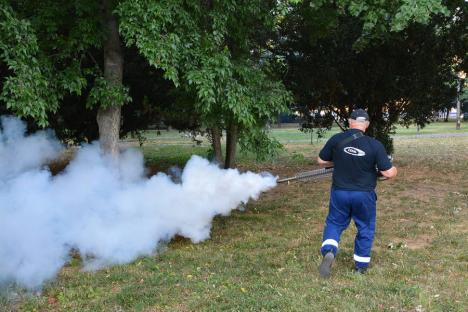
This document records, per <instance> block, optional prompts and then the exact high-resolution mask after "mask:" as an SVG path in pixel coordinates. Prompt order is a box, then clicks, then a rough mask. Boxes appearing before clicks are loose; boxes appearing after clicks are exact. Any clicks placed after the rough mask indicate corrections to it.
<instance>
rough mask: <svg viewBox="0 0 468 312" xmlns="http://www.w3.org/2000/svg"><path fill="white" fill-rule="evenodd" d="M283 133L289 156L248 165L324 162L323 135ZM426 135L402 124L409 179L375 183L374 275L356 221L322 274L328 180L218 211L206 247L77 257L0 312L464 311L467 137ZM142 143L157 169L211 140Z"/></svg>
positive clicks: (401, 160)
mask: <svg viewBox="0 0 468 312" xmlns="http://www.w3.org/2000/svg"><path fill="white" fill-rule="evenodd" d="M462 127H463V128H462V130H460V131H456V130H455V129H454V128H455V126H454V124H453V123H449V124H444V123H440V124H433V125H430V126H428V127H427V128H425V129H422V130H420V132H419V134H440V133H465V134H468V131H467V128H468V125H467V124H466V123H465V124H463V125H462ZM275 131H276V132H275ZM275 134H276V136H277V137H278V139H279V140H280V141H282V142H283V143H284V144H285V150H284V151H283V152H282V153H281V155H280V156H279V157H278V158H276V159H273V160H269V161H265V162H261V163H257V162H255V161H254V159H253V158H252V157H251V155H240V158H239V164H240V168H241V169H242V170H252V171H257V172H258V171H270V172H272V173H275V174H278V175H279V176H281V177H283V176H288V175H292V174H294V173H296V172H300V171H306V170H311V169H315V168H317V166H316V164H315V160H314V159H315V157H316V155H317V153H318V151H319V149H320V148H321V146H323V143H324V141H323V140H313V144H310V135H308V134H302V133H299V132H298V131H297V130H295V129H278V130H274V131H273V135H275ZM416 134H418V133H417V131H416V130H414V131H412V129H400V131H398V130H397V134H396V135H397V136H396V137H395V154H394V157H395V164H396V166H397V167H398V168H399V175H398V177H397V178H396V179H395V180H392V181H385V182H381V183H379V185H378V187H377V194H378V216H377V223H378V224H377V233H376V239H375V243H374V249H373V255H372V265H371V268H370V270H369V272H368V274H366V275H359V274H355V273H353V270H352V268H353V263H352V255H353V239H354V235H355V228H354V226H350V228H349V229H348V230H347V231H346V232H345V233H344V236H343V237H342V243H341V245H340V247H341V250H340V253H339V255H338V258H337V262H336V264H335V266H334V271H333V276H332V277H331V278H330V279H329V280H323V279H320V278H319V276H318V273H317V266H318V264H319V263H320V260H321V256H320V254H319V248H320V245H321V232H322V227H323V221H324V218H325V216H326V213H327V202H328V190H329V186H330V179H329V178H326V179H321V180H316V181H309V182H300V183H291V184H289V185H286V184H284V185H280V186H278V187H276V188H275V189H273V190H272V191H270V192H268V193H264V194H263V195H262V196H261V197H260V199H259V200H258V201H254V202H249V203H248V205H247V207H246V209H245V211H234V212H233V213H232V214H231V215H230V216H228V217H218V218H216V219H215V220H214V222H213V227H212V233H211V238H210V239H209V240H207V241H205V242H202V243H200V244H193V243H191V242H190V241H189V240H186V239H184V238H181V237H178V238H176V239H174V240H172V241H171V242H169V243H168V244H167V245H165V246H163V247H162V248H161V250H160V252H159V253H158V254H157V255H155V256H152V257H142V258H139V259H137V260H135V261H134V262H133V263H131V264H128V265H121V266H114V267H110V268H107V269H103V270H100V271H97V272H83V271H82V270H81V265H80V259H79V258H73V260H72V261H71V262H70V263H69V264H68V265H67V266H66V267H65V268H64V269H63V270H62V271H61V272H60V275H59V277H58V278H57V279H56V280H55V281H52V282H50V283H48V284H47V285H46V286H45V287H44V289H43V290H42V292H41V293H40V294H36V295H24V296H22V297H20V298H17V300H15V301H14V302H11V301H10V302H6V301H5V299H4V298H3V299H0V304H1V305H2V308H0V310H2V309H4V310H6V311H8V310H19V311H147V312H150V311H154V312H156V311H466V307H467V306H468V301H467V298H468V287H467V280H468V275H467V272H468V245H467V237H468V235H467V234H468V233H467V229H468V218H467V212H468V136H459V137H450V136H448V137H433V136H430V135H424V136H420V137H415V135H416ZM328 135H329V134H328ZM301 136H303V137H301ZM404 136H406V137H404ZM142 149H143V151H144V153H145V157H146V160H147V164H148V166H149V167H150V168H153V170H162V169H164V168H166V169H167V168H168V167H169V166H170V165H173V164H178V165H182V164H183V163H184V162H185V161H186V160H187V159H188V157H189V156H190V155H191V154H192V153H197V154H201V155H206V152H207V145H206V143H202V144H201V145H199V146H198V145H194V144H193V143H192V142H191V141H190V139H187V138H184V137H181V135H180V134H178V133H175V132H167V133H163V134H162V135H161V136H159V137H152V138H150V139H149V140H148V142H147V144H145V145H144V146H143V148H142Z"/></svg>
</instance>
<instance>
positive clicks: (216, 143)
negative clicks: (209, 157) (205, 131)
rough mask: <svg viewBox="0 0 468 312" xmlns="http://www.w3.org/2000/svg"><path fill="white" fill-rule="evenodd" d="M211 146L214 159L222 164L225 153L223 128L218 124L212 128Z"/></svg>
mask: <svg viewBox="0 0 468 312" xmlns="http://www.w3.org/2000/svg"><path fill="white" fill-rule="evenodd" d="M211 146H212V148H213V152H214V160H215V161H216V162H217V163H218V164H219V165H220V166H222V163H223V154H222V150H221V130H220V129H219V127H217V126H214V127H212V128H211Z"/></svg>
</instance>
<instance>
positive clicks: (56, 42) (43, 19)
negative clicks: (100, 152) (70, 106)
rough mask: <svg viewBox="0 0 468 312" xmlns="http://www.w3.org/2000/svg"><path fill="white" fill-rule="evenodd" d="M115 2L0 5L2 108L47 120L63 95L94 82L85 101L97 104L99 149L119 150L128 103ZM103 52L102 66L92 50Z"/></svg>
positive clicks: (86, 0)
mask: <svg viewBox="0 0 468 312" xmlns="http://www.w3.org/2000/svg"><path fill="white" fill-rule="evenodd" d="M114 6H115V4H114V3H113V2H111V1H107V0H103V1H102V2H101V3H97V2H96V1H91V0H81V1H78V0H77V1H65V0H62V1H52V0H45V1H40V2H37V1H14V2H13V1H11V2H7V1H3V2H1V4H0V12H2V13H1V14H2V22H1V23H0V28H1V30H2V31H1V32H2V34H3V36H4V37H6V38H1V42H2V44H1V45H0V50H1V51H2V61H3V62H4V63H6V64H7V66H8V68H9V70H10V72H9V73H7V74H6V80H5V83H4V84H3V86H2V98H1V100H3V101H4V102H5V103H6V106H7V107H8V108H9V109H10V110H12V111H13V112H15V113H16V114H18V115H20V116H24V117H32V118H34V119H35V120H36V121H37V122H38V123H39V125H41V126H46V125H47V124H48V115H49V113H55V112H57V110H58V108H59V106H60V104H61V103H62V102H63V100H64V97H65V96H70V95H76V96H80V95H81V93H82V92H83V90H85V89H86V87H87V83H88V81H90V80H91V81H93V87H92V89H91V90H90V92H89V96H88V105H89V106H90V107H91V106H96V107H98V114H97V115H98V117H97V119H98V124H99V131H100V133H99V134H100V139H101V143H102V147H103V149H104V150H105V151H106V152H108V153H111V154H116V153H117V141H116V138H118V133H119V127H120V108H119V107H120V106H121V105H123V104H124V103H126V102H128V101H129V100H130V98H129V97H128V95H127V92H128V90H127V89H126V88H124V87H123V86H122V84H121V79H122V74H121V72H122V53H121V50H120V49H119V47H120V39H119V34H118V28H117V24H116V19H115V16H114V15H113V14H111V11H112V10H113V8H114ZM96 52H100V53H102V54H103V58H102V60H103V64H102V65H101V64H98V63H97V62H96V61H95V58H94V56H93V54H95V53H96Z"/></svg>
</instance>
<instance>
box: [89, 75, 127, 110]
mask: <svg viewBox="0 0 468 312" xmlns="http://www.w3.org/2000/svg"><path fill="white" fill-rule="evenodd" d="M128 92H129V90H128V88H126V87H122V86H118V85H115V84H112V83H109V82H108V81H107V80H105V79H104V78H103V77H96V79H95V80H94V84H93V88H92V89H91V91H90V92H89V96H88V102H87V103H86V106H87V107H89V108H90V107H93V106H101V107H104V108H107V107H109V106H112V105H120V106H122V105H124V104H126V103H128V102H131V100H132V98H131V97H130V96H129V95H128Z"/></svg>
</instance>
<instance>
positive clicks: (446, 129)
mask: <svg viewBox="0 0 468 312" xmlns="http://www.w3.org/2000/svg"><path fill="white" fill-rule="evenodd" d="M339 131H340V129H339V128H338V127H336V126H335V127H333V128H332V129H331V130H329V131H326V132H325V133H324V136H323V138H322V139H318V138H317V134H316V133H314V134H313V135H312V138H311V134H310V133H304V132H301V131H299V130H298V127H297V126H283V127H282V128H272V129H271V132H270V134H271V136H272V137H274V138H276V139H277V140H278V141H280V142H281V143H283V144H288V143H308V142H310V141H311V139H312V142H313V143H320V142H321V141H323V140H325V139H328V138H329V137H331V136H332V135H333V134H335V133H338V132H339ZM447 133H465V134H468V122H466V121H465V122H462V127H461V129H460V130H456V129H455V122H453V121H450V122H434V123H431V124H429V125H427V126H426V127H424V128H422V129H420V130H419V131H418V130H417V127H416V126H414V125H413V126H410V127H408V128H406V127H403V126H399V127H397V129H396V133H395V135H396V136H409V135H418V134H423V135H426V134H447ZM145 137H146V139H147V143H148V144H154V143H157V144H159V145H189V146H191V145H193V144H194V142H193V140H192V139H191V138H190V137H189V136H188V135H187V134H185V133H180V132H178V131H176V130H169V131H167V130H160V131H155V130H149V131H146V132H145ZM197 138H198V139H200V140H201V141H202V144H201V146H206V145H207V144H208V140H207V139H206V138H204V137H197ZM128 140H129V141H134V140H135V139H132V138H129V139H128Z"/></svg>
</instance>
